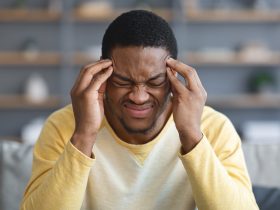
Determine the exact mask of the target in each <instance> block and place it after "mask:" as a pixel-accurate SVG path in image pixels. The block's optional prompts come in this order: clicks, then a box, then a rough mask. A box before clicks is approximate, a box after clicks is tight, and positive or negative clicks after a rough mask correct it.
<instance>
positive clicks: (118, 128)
mask: <svg viewBox="0 0 280 210" xmlns="http://www.w3.org/2000/svg"><path fill="white" fill-rule="evenodd" d="M104 111H105V116H106V118H107V121H108V123H109V124H110V126H111V127H112V129H113V130H114V132H115V133H116V135H117V136H118V137H119V138H120V139H121V140H123V141H125V142H127V143H129V144H145V143H148V142H150V141H151V140H153V139H154V138H155V137H156V136H157V135H158V134H159V133H160V132H161V130H162V129H163V128H164V126H165V124H166V123H167V121H168V119H169V117H170V115H171V112H172V103H171V102H169V103H168V104H167V106H166V108H165V110H164V111H163V112H162V113H161V115H160V116H159V117H158V119H157V121H156V123H155V125H154V127H153V128H152V129H150V130H149V131H147V132H145V133H130V132H128V131H127V130H126V129H125V128H124V127H123V125H122V124H121V123H119V122H116V121H117V119H116V118H113V116H112V115H111V114H109V113H108V110H107V109H106V107H105V110H104Z"/></svg>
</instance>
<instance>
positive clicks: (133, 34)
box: [102, 10, 178, 59]
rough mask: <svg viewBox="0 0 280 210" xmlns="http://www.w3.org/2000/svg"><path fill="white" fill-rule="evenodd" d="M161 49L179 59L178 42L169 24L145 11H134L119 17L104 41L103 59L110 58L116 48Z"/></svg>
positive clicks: (107, 31) (111, 25) (112, 24)
mask: <svg viewBox="0 0 280 210" xmlns="http://www.w3.org/2000/svg"><path fill="white" fill-rule="evenodd" d="M129 46H137V47H138V46H139V47H161V48H164V49H165V50H167V51H168V52H169V53H170V55H171V57H173V58H175V59H176V58H177V54H178V49H177V41H176V38H175V36H174V34H173V31H172V29H171V28H170V26H169V24H168V23H167V22H166V21H165V20H164V19H163V18H161V17H160V16H158V15H156V14H154V13H152V12H150V11H145V10H132V11H129V12H126V13H123V14H121V15H120V16H118V17H117V18H116V19H115V20H114V21H113V22H112V23H111V24H110V25H109V26H108V28H107V30H106V31H105V34H104V36H103V40H102V58H103V59H106V58H110V56H111V52H112V50H113V49H114V48H115V47H129Z"/></svg>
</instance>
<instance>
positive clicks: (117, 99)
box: [106, 85, 127, 106]
mask: <svg viewBox="0 0 280 210" xmlns="http://www.w3.org/2000/svg"><path fill="white" fill-rule="evenodd" d="M126 92H127V91H124V90H121V89H118V88H116V87H113V86H112V85H107V87H106V98H108V102H109V103H110V104H109V105H111V106H112V105H113V104H114V105H115V104H119V103H121V101H122V100H123V98H124V97H125V95H126V94H127V93H126Z"/></svg>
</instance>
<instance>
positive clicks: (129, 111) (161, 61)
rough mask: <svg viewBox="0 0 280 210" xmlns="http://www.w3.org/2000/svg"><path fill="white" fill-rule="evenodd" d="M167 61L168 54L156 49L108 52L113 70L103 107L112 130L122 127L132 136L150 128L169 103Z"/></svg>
mask: <svg viewBox="0 0 280 210" xmlns="http://www.w3.org/2000/svg"><path fill="white" fill-rule="evenodd" d="M168 57H169V53H168V52H167V51H166V50H165V49H163V48H159V47H156V48H155V47H135V46H134V47H116V48H114V49H113V50H112V53H111V59H112V61H113V69H114V70H113V73H112V75H111V77H110V78H109V79H108V81H107V85H106V97H105V102H104V103H105V109H107V110H106V111H107V115H109V118H110V123H111V126H112V127H113V128H114V127H117V126H119V125H122V126H123V128H124V129H125V130H126V132H128V133H134V134H135V133H146V132H149V131H151V130H152V129H153V128H154V126H155V125H156V123H157V121H158V118H159V117H160V116H161V115H162V114H163V113H164V112H165V111H166V109H165V107H166V106H167V104H168V103H170V83H169V80H168V77H167V74H166V59H167V58H168ZM107 117H108V116H107Z"/></svg>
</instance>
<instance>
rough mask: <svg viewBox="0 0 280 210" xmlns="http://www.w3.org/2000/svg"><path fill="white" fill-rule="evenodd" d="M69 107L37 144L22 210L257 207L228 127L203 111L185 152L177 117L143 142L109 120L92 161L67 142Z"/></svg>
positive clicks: (230, 209)
mask: <svg viewBox="0 0 280 210" xmlns="http://www.w3.org/2000/svg"><path fill="white" fill-rule="evenodd" d="M73 129H74V116H73V110H72V106H67V107H65V108H63V109H61V110H59V111H57V112H55V113H54V114H52V115H51V116H50V117H49V119H48V120H47V122H46V123H45V126H44V128H43V130H42V133H41V135H40V137H39V140H38V141H37V143H36V145H35V147H34V160H33V168H32V176H31V178H30V181H29V184H28V186H27V188H26V191H25V193H24V197H23V200H22V203H21V209H22V210H39V209H40V210H44V209H46V210H78V209H85V210H91V209H94V210H95V209H98V210H103V209H104V210H111V209H114V210H122V209H129V210H171V209H172V210H181V209H182V210H183V209H184V210H193V209H194V208H195V206H197V207H198V209H199V210H255V209H258V207H257V205H256V202H255V199H254V196H253V193H252V190H251V183H250V179H249V176H248V173H247V169H246V165H245V162H244V158H243V153H242V149H241V141H240V138H239V137H238V135H237V133H236V131H235V129H234V128H233V126H232V124H231V122H230V121H229V120H228V119H227V118H226V117H225V116H224V115H222V114H220V113H218V112H216V111H214V110H213V109H211V108H209V107H205V108H204V111H203V115H202V125H201V129H202V131H203V133H204V137H203V139H202V140H201V142H200V143H199V144H198V145H197V146H196V147H195V148H194V149H193V150H192V151H190V152H189V153H187V154H186V155H180V153H179V151H180V147H181V144H180V140H179V136H178V133H177V130H176V128H175V124H174V121H173V118H172V116H171V117H170V119H169V121H168V122H167V124H166V125H165V127H164V129H163V130H162V131H161V133H160V134H159V135H158V136H157V137H156V138H155V139H154V140H152V141H151V142H149V143H147V144H144V145H131V144H127V143H125V142H123V141H122V140H121V139H119V138H118V137H117V136H116V134H115V133H114V132H113V130H112V129H111V128H110V126H109V124H108V123H107V122H106V119H104V121H103V123H102V126H101V128H100V131H99V133H98V136H97V140H96V143H95V145H94V148H93V154H94V156H95V159H91V158H89V157H87V156H85V155H84V154H83V153H81V152H80V151H79V150H78V149H76V148H75V147H74V146H73V145H72V144H71V142H70V141H69V140H70V138H71V136H72V133H73Z"/></svg>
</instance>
